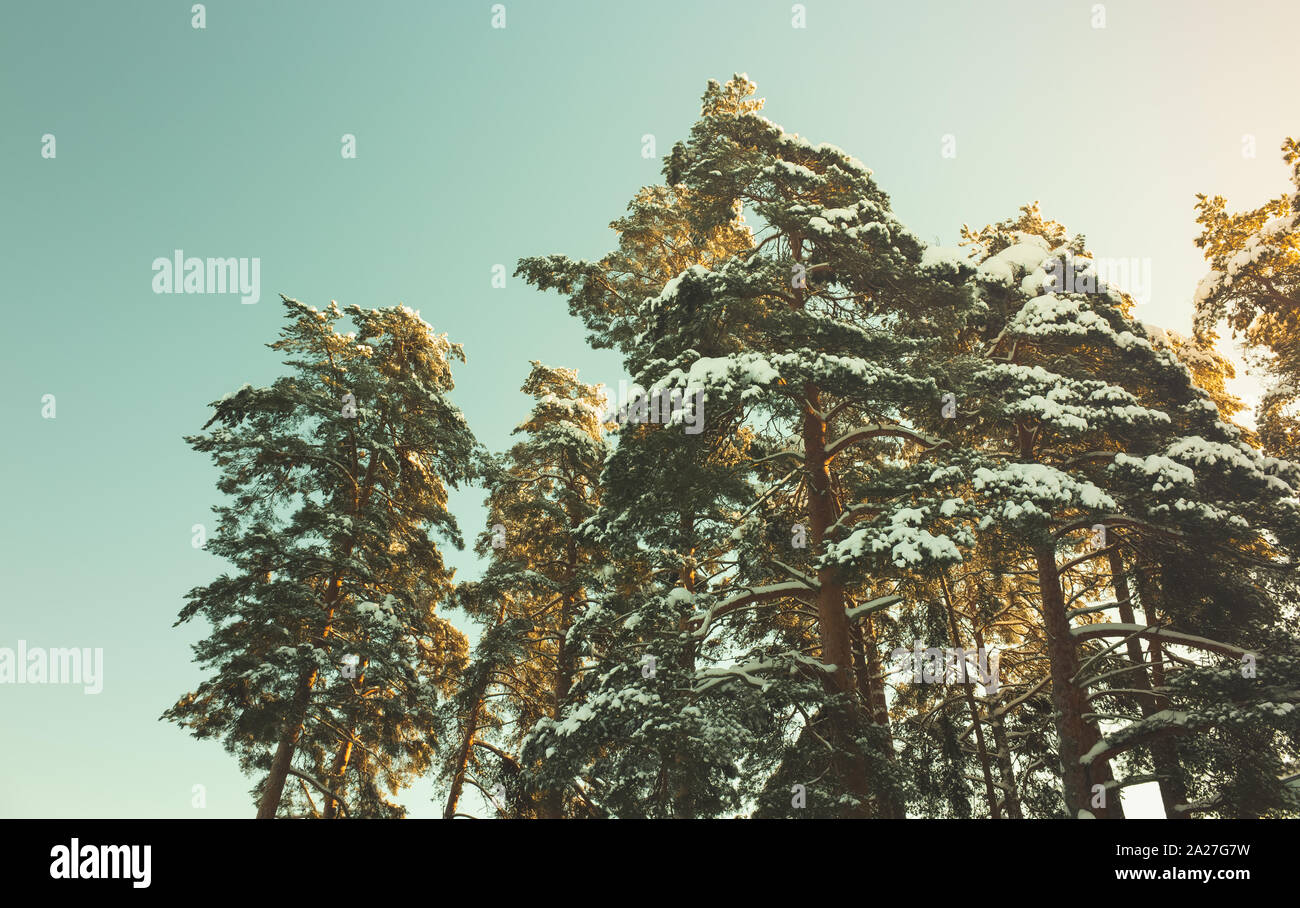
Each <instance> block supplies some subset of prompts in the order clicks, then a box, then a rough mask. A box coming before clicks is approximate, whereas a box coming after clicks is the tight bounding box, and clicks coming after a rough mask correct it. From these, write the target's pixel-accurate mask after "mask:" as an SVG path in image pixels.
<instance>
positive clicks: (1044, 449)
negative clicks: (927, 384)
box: [937, 206, 1295, 816]
mask: <svg viewBox="0 0 1300 908" xmlns="http://www.w3.org/2000/svg"><path fill="white" fill-rule="evenodd" d="M966 238H967V240H968V242H970V243H972V244H973V245H974V246H975V247H976V252H975V255H974V258H973V262H974V264H975V273H974V276H973V279H974V280H975V281H976V283H977V284H978V285H979V286H980V288H981V294H982V296H983V299H984V301H985V303H986V305H987V306H988V309H987V312H988V321H987V323H986V324H985V325H983V326H982V327H981V329H980V330H979V331H978V332H976V333H975V334H974V335H973V336H972V337H970V338H968V339H966V340H965V343H967V344H968V349H969V350H970V352H971V354H972V355H973V357H975V359H976V361H977V362H978V363H979V364H978V366H977V368H976V370H975V380H974V381H973V382H972V387H973V388H974V389H975V393H974V395H973V396H972V398H971V399H970V400H968V401H966V402H965V406H964V411H965V412H966V413H968V414H969V418H967V419H964V420H959V421H958V424H957V428H958V429H960V430H962V431H963V433H969V434H968V435H967V439H968V440H967V441H966V444H967V445H968V446H969V447H970V448H971V449H972V450H973V451H974V452H976V453H977V454H978V455H979V457H980V458H982V460H983V463H982V464H981V465H979V466H978V467H977V468H976V469H974V470H973V472H972V473H971V480H972V482H971V485H972V491H973V492H974V493H975V495H976V496H977V498H979V499H980V500H981V501H982V504H983V507H984V509H985V511H986V513H985V514H984V516H983V518H982V519H981V523H980V528H981V529H982V530H984V531H985V532H988V531H990V530H991V531H993V532H996V533H1000V534H1003V535H1005V536H1007V537H1008V538H1012V539H1016V540H1019V542H1020V545H1021V551H1022V553H1023V555H1024V557H1025V558H1026V560H1027V561H1029V562H1030V563H1031V564H1032V565H1033V567H1034V569H1035V570H1036V571H1037V574H1038V580H1039V584H1038V585H1039V605H1040V606H1041V608H1042V613H1043V627H1042V631H1043V637H1044V641H1043V642H1044V647H1045V652H1046V654H1047V656H1048V657H1049V661H1050V664H1051V686H1050V689H1051V693H1052V700H1053V707H1054V714H1055V720H1056V724H1057V744H1058V751H1059V756H1060V761H1061V767H1062V788H1063V795H1064V799H1065V804H1066V806H1067V808H1068V810H1069V812H1070V814H1071V815H1092V816H1111V815H1116V814H1117V813H1118V811H1117V808H1118V807H1119V799H1118V797H1116V796H1115V795H1116V793H1115V791H1114V789H1115V788H1116V786H1117V784H1118V783H1117V782H1116V780H1115V778H1114V774H1113V772H1112V770H1111V767H1110V766H1109V764H1108V762H1107V758H1109V757H1112V756H1114V755H1116V754H1117V753H1119V752H1121V750H1122V748H1116V747H1113V746H1111V745H1110V743H1109V742H1108V741H1107V742H1104V741H1103V740H1102V734H1101V731H1100V729H1099V723H1100V722H1102V721H1109V722H1114V721H1120V720H1122V719H1124V718H1126V717H1127V715H1128V714H1125V713H1122V712H1121V713H1114V712H1107V711H1106V710H1104V709H1102V708H1100V707H1099V706H1098V705H1097V702H1096V701H1097V700H1098V699H1099V698H1103V697H1122V696H1129V697H1133V698H1136V699H1137V700H1138V702H1144V701H1145V702H1147V703H1150V702H1152V701H1151V698H1150V697H1149V696H1148V695H1147V694H1146V693H1145V691H1144V690H1143V689H1141V688H1140V687H1139V688H1134V687H1133V686H1132V685H1128V686H1127V687H1126V686H1125V683H1124V681H1121V682H1108V683H1107V684H1106V685H1104V686H1103V687H1101V688H1098V689H1090V687H1091V686H1092V685H1094V684H1096V683H1097V682H1098V681H1100V680H1103V679H1106V678H1109V677H1111V676H1112V675H1113V674H1114V673H1113V672H1112V671H1110V669H1114V671H1115V672H1118V671H1132V670H1134V666H1132V665H1124V666H1120V667H1118V668H1116V667H1115V666H1112V665H1108V664H1107V661H1106V660H1107V657H1108V654H1109V653H1110V652H1111V651H1112V650H1114V649H1117V648H1118V647H1119V646H1120V645H1122V643H1123V641H1124V638H1125V637H1129V636H1133V637H1145V638H1147V639H1151V638H1153V637H1156V636H1162V635H1164V634H1166V633H1169V632H1167V631H1165V630H1163V629H1157V628H1155V627H1144V626H1140V625H1136V624H1133V623H1131V622H1125V621H1120V622H1108V621H1106V620H1105V618H1104V617H1102V614H1101V613H1102V612H1104V611H1105V610H1106V609H1107V608H1111V607H1117V608H1119V609H1120V611H1121V612H1123V611H1124V610H1125V609H1126V607H1127V606H1128V603H1127V602H1126V601H1125V600H1126V597H1125V595H1124V592H1125V590H1126V588H1127V585H1126V583H1125V582H1124V581H1123V580H1119V581H1116V579H1115V576H1114V575H1117V574H1122V560H1114V561H1110V564H1109V570H1108V569H1107V567H1106V566H1099V562H1100V559H1102V558H1103V557H1104V558H1107V559H1108V560H1109V556H1111V555H1113V554H1116V553H1117V552H1119V549H1120V544H1121V542H1124V543H1125V544H1126V545H1127V546H1129V547H1132V546H1134V545H1135V544H1137V542H1138V541H1140V542H1141V543H1142V544H1145V545H1148V546H1160V545H1168V544H1172V543H1177V542H1181V541H1186V540H1188V539H1189V538H1190V534H1192V533H1194V532H1198V533H1199V535H1198V536H1197V537H1196V538H1197V539H1198V540H1199V543H1200V552H1199V557H1202V558H1204V557H1206V556H1209V555H1211V554H1213V555H1214V557H1215V558H1217V559H1220V560H1222V559H1225V558H1229V557H1231V556H1233V555H1234V554H1236V555H1243V554H1254V555H1256V556H1258V555H1259V554H1261V553H1262V552H1263V550H1264V549H1267V550H1269V554H1270V555H1272V556H1273V557H1275V558H1276V559H1277V560H1276V561H1275V562H1274V563H1273V564H1272V567H1273V569H1274V570H1275V571H1277V570H1282V571H1285V570H1289V569H1290V565H1291V562H1292V555H1291V553H1290V550H1289V545H1290V540H1292V539H1294V529H1293V525H1294V519H1295V507H1294V500H1293V499H1294V495H1295V485H1294V470H1295V467H1293V466H1292V465H1289V464H1286V463H1283V462H1279V461H1273V460H1270V459H1268V458H1264V457H1263V456H1262V455H1260V454H1259V453H1258V452H1257V451H1255V450H1253V449H1252V448H1250V446H1249V445H1247V444H1245V443H1244V442H1243V441H1242V439H1241V435H1242V433H1241V431H1240V430H1239V429H1238V428H1237V427H1235V426H1233V425H1231V424H1230V423H1227V422H1224V421H1223V420H1222V419H1220V415H1219V412H1218V409H1217V407H1216V405H1215V404H1214V402H1213V400H1212V399H1211V398H1210V395H1209V394H1208V393H1207V392H1205V391H1203V390H1201V389H1199V388H1197V387H1196V386H1195V385H1194V383H1193V380H1192V375H1191V373H1190V372H1189V370H1188V369H1187V368H1185V367H1184V366H1183V365H1182V363H1181V362H1179V360H1178V359H1177V357H1176V356H1174V355H1173V353H1172V352H1171V351H1170V350H1169V349H1166V348H1163V347H1161V346H1160V345H1159V344H1153V343H1152V341H1151V339H1150V337H1149V336H1148V334H1147V332H1146V330H1145V329H1144V328H1143V327H1142V326H1141V325H1140V323H1137V322H1136V321H1134V320H1132V318H1131V317H1130V315H1129V309H1130V308H1131V301H1130V300H1128V299H1127V298H1125V297H1124V296H1123V295H1122V294H1120V293H1119V292H1117V291H1115V290H1112V289H1111V288H1109V287H1106V286H1105V285H1104V283H1102V282H1101V281H1099V280H1098V279H1097V277H1096V274H1095V270H1094V269H1093V266H1092V262H1091V259H1090V257H1089V256H1088V255H1087V253H1086V250H1085V249H1084V247H1083V241H1082V238H1081V237H1074V238H1068V237H1067V236H1066V234H1065V231H1064V229H1063V228H1061V227H1060V225H1058V224H1055V223H1053V222H1048V221H1044V220H1043V219H1042V218H1041V215H1040V214H1039V212H1038V210H1037V207H1036V206H1034V207H1026V208H1025V209H1023V210H1022V215H1021V217H1020V218H1018V219H1015V220H1012V221H1006V222H1003V223H1001V224H998V225H994V226H993V227H988V228H985V229H984V230H982V231H979V232H972V231H967V234H966ZM961 259H962V256H960V255H956V256H952V257H951V258H950V259H949V261H948V262H946V263H942V262H941V263H939V264H938V265H937V267H942V268H945V269H946V268H954V269H957V270H958V271H965V270H966V269H967V268H968V267H970V263H968V262H964V261H962V260H961ZM1225 472H1226V473H1231V474H1233V475H1232V476H1231V478H1229V477H1228V476H1226V475H1225ZM1289 500H1290V501H1289ZM1261 505H1264V506H1265V507H1264V508H1263V511H1265V512H1266V513H1257V511H1258V510H1260V507H1261ZM1278 544H1280V545H1281V546H1282V548H1281V549H1279V548H1278ZM1261 547H1262V548H1261ZM1195 550H1196V548H1195V547H1193V551H1195ZM1061 554H1065V555H1066V556H1067V560H1066V561H1065V562H1064V563H1061V562H1060V561H1059V560H1058V556H1059V555H1061ZM1186 556H1187V553H1184V554H1183V556H1182V557H1186ZM1264 560H1265V561H1267V560H1268V559H1267V558H1265V559H1264ZM1099 581H1104V582H1109V583H1110V584H1111V585H1112V586H1114V587H1115V588H1116V590H1117V592H1118V596H1117V600H1118V601H1112V602H1109V603H1100V602H1098V600H1097V598H1096V596H1095V593H1096V591H1097V586H1098V582H1099ZM1077 601H1082V602H1083V603H1084V605H1083V606H1081V607H1076V608H1072V606H1073V605H1074V603H1075V602H1077ZM1172 614H1173V615H1174V617H1175V620H1178V621H1180V622H1181V621H1188V620H1191V616H1192V612H1191V610H1189V609H1187V608H1184V607H1182V606H1177V607H1175V608H1174V610H1173V612H1172ZM1245 618H1246V615H1245V614H1244V613H1243V612H1242V611H1241V610H1240V609H1238V610H1237V612H1236V615H1235V620H1234V622H1233V623H1232V625H1230V626H1231V627H1235V629H1236V631H1237V632H1240V631H1241V627H1240V624H1241V623H1242V621H1244V619H1245ZM1075 619H1078V620H1079V621H1081V622H1082V623H1081V624H1080V625H1079V626H1072V622H1073V621H1074V620H1075ZM1148 623H1149V624H1150V623H1151V622H1150V616H1148ZM1225 629H1226V628H1225ZM1092 640H1115V641H1116V642H1115V643H1114V645H1113V646H1111V647H1109V648H1107V649H1104V650H1097V649H1096V647H1095V645H1091V644H1089V645H1085V646H1084V647H1083V649H1082V651H1081V650H1080V644H1084V643H1085V641H1092ZM1181 643H1182V644H1184V645H1190V646H1192V647H1194V648H1196V649H1198V650H1207V651H1209V652H1219V653H1229V654H1233V653H1239V652H1240V650H1239V649H1238V648H1236V647H1234V646H1231V645H1228V644H1219V643H1216V642H1214V641H1208V640H1200V639H1199V638H1194V637H1188V636H1187V635H1186V634H1184V635H1182V639H1181ZM1132 655H1135V654H1134V653H1131V654H1130V657H1131V656H1132ZM1140 670H1141V671H1145V668H1140ZM1125 680H1127V679H1125ZM1135 691H1136V692H1135Z"/></svg>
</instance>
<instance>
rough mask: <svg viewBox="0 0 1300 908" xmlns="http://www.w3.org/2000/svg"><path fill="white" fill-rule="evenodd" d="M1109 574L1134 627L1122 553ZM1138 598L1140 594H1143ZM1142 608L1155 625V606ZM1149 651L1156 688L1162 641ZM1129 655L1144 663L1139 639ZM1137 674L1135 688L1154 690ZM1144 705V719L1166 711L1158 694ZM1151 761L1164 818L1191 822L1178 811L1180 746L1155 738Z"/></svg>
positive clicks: (1123, 617) (1145, 603) (1160, 679)
mask: <svg viewBox="0 0 1300 908" xmlns="http://www.w3.org/2000/svg"><path fill="white" fill-rule="evenodd" d="M1110 572H1111V577H1112V583H1113V585H1114V587H1115V601H1116V602H1118V603H1119V620H1120V621H1122V622H1124V623H1125V624H1134V623H1136V622H1135V620H1134V615H1133V602H1132V598H1131V597H1132V594H1131V592H1130V590H1129V584H1128V577H1127V575H1126V574H1125V572H1124V561H1123V558H1122V557H1121V556H1120V554H1119V553H1118V552H1115V551H1112V552H1111V554H1110ZM1140 586H1141V583H1140V581H1139V587H1140ZM1139 595H1141V593H1140V591H1139ZM1142 609H1143V612H1144V613H1145V614H1144V617H1145V618H1146V623H1147V624H1153V623H1154V622H1155V608H1154V604H1153V603H1151V602H1150V601H1149V600H1148V599H1146V598H1143V600H1142ZM1149 649H1150V651H1151V659H1152V662H1153V663H1154V664H1153V665H1152V667H1151V671H1152V674H1153V675H1154V676H1155V679H1156V686H1162V685H1163V684H1164V666H1163V665H1160V664H1159V663H1160V662H1161V661H1162V660H1163V659H1164V653H1163V651H1162V650H1161V647H1160V641H1159V640H1152V641H1151V642H1150V644H1149ZM1128 654H1129V658H1130V659H1132V660H1133V661H1134V662H1136V663H1139V664H1141V663H1143V662H1144V660H1143V658H1142V644H1141V642H1140V641H1138V640H1137V639H1132V640H1129V641H1128ZM1136 674H1137V675H1138V678H1137V679H1136V681H1135V683H1134V684H1133V687H1136V688H1138V689H1139V690H1153V688H1152V684H1151V678H1150V677H1148V675H1147V671H1146V669H1145V668H1144V669H1142V670H1141V671H1140V672H1137V673H1136ZM1141 706H1142V716H1143V717H1144V718H1145V717H1147V716H1150V715H1152V714H1153V713H1157V712H1159V711H1160V710H1161V709H1163V708H1164V707H1163V704H1162V703H1161V698H1160V697H1159V696H1158V695H1157V694H1155V693H1152V695H1151V696H1150V697H1143V698H1142V699H1141ZM1151 762H1152V764H1153V765H1154V766H1155V770H1156V775H1158V776H1159V777H1160V781H1159V785H1160V802H1161V804H1163V805H1164V808H1165V818H1166V819H1170V820H1186V819H1190V816H1189V815H1188V814H1187V813H1185V812H1182V811H1179V810H1177V809H1176V808H1177V806H1178V805H1179V804H1186V803H1187V782H1186V779H1185V778H1184V776H1183V767H1182V763H1181V762H1180V761H1179V759H1178V743H1177V742H1176V741H1174V740H1172V739H1170V738H1156V739H1155V740H1153V741H1152V742H1151Z"/></svg>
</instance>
